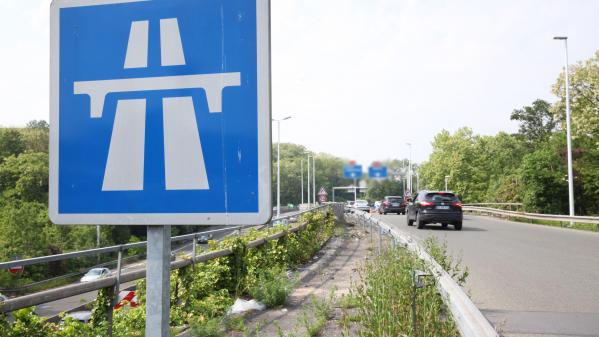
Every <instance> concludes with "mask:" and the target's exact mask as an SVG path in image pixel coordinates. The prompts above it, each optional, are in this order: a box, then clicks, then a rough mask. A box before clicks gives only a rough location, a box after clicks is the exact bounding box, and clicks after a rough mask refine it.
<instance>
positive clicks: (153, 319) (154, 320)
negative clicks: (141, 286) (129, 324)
mask: <svg viewBox="0 0 599 337" xmlns="http://www.w3.org/2000/svg"><path fill="white" fill-rule="evenodd" d="M170 232H171V226H170V225H164V226H159V225H151V226H148V243H147V245H148V250H147V257H148V258H147V272H146V279H147V282H146V336H147V337H168V336H170V334H169V310H170V294H169V286H170V270H171V269H170V250H171V241H170Z"/></svg>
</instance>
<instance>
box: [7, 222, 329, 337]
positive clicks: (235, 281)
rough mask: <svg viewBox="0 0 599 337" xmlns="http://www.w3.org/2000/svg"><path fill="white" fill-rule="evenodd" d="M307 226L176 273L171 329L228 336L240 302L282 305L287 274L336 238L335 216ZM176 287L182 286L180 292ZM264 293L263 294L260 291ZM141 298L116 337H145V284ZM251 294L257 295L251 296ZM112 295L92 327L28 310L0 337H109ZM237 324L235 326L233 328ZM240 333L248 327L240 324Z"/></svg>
mask: <svg viewBox="0 0 599 337" xmlns="http://www.w3.org/2000/svg"><path fill="white" fill-rule="evenodd" d="M301 221H306V222H307V225H306V226H304V227H303V228H302V229H301V230H299V231H297V232H295V233H293V234H290V235H289V236H288V237H281V238H279V239H277V240H272V241H269V242H268V243H267V244H264V245H262V246H259V247H257V248H252V249H249V248H248V247H247V244H248V243H249V242H251V241H253V240H256V239H260V238H264V237H266V236H269V235H272V234H275V233H279V232H281V231H284V230H286V229H287V228H286V227H283V226H276V227H274V228H268V229H265V230H260V231H258V230H250V231H249V232H248V233H247V235H244V236H242V237H232V238H227V239H225V240H223V241H221V242H212V243H211V250H218V249H223V248H231V249H232V250H233V251H234V253H235V254H233V255H232V256H227V257H221V258H217V259H212V260H209V261H206V262H203V263H197V264H195V265H191V266H187V267H185V268H182V269H178V270H176V271H173V272H172V273H171V304H172V305H171V325H172V326H182V325H184V324H189V325H191V327H192V332H193V333H194V334H195V335H196V336H222V333H223V332H224V328H223V327H224V326H225V325H227V324H229V323H227V322H226V320H224V318H223V316H224V315H225V314H226V311H227V310H228V308H229V307H230V306H231V305H232V304H233V298H234V296H246V295H250V294H253V295H254V296H256V297H258V298H259V299H262V300H263V301H265V302H266V304H268V305H277V304H278V303H281V302H282V301H284V299H285V298H286V296H287V294H288V293H289V292H290V291H291V287H292V286H293V281H291V280H289V279H288V278H287V275H286V272H285V270H286V268H287V267H289V266H295V265H298V264H300V263H302V262H304V261H305V260H307V259H309V258H310V257H311V256H312V255H313V254H314V253H315V252H316V251H317V250H318V249H319V248H320V247H321V246H322V244H323V243H324V242H325V241H326V240H328V238H329V237H330V236H331V235H333V234H334V226H335V224H334V215H333V214H332V212H330V211H328V212H326V213H320V212H317V213H314V214H308V215H306V216H304V217H303V218H302V220H301ZM290 243H291V244H295V245H298V246H301V247H303V250H304V251H307V252H309V253H310V255H309V256H308V255H305V254H299V249H298V250H297V251H293V250H291V252H294V254H293V255H290V250H288V249H287V248H286V247H287V245H288V244H290ZM175 285H176V286H175ZM261 285H262V286H264V288H263V289H262V290H257V289H259V288H260V286H261ZM137 289H138V290H137V297H138V301H139V303H141V305H140V306H139V307H137V308H127V307H125V308H121V309H118V310H115V311H114V313H113V335H114V336H116V337H135V336H143V335H144V331H145V304H144V303H145V280H140V281H138V283H137ZM248 289H251V290H250V291H248ZM110 292H111V289H102V290H100V291H99V292H98V297H97V301H96V302H95V304H94V308H93V311H92V318H91V322H90V324H87V325H86V324H82V323H79V322H77V321H74V320H69V319H67V320H66V322H65V323H64V325H63V326H61V327H59V326H57V325H55V324H51V323H46V322H45V320H43V319H41V318H39V317H37V316H35V315H34V314H32V310H33V309H31V308H30V309H24V310H22V311H18V312H17V313H16V314H15V320H16V323H15V324H13V325H10V324H7V323H6V322H4V321H2V320H0V336H8V337H13V336H15V337H16V336H34V337H38V336H39V337H49V336H59V337H95V336H103V335H106V331H107V327H108V325H107V324H108V323H107V316H106V313H107V311H108V309H109V308H110V305H111V294H110ZM230 324H233V323H230ZM235 325H236V326H237V327H238V328H239V329H241V328H242V327H241V326H240V325H239V324H238V323H237V324H235Z"/></svg>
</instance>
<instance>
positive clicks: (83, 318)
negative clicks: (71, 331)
mask: <svg viewBox="0 0 599 337" xmlns="http://www.w3.org/2000/svg"><path fill="white" fill-rule="evenodd" d="M91 317H92V312H91V311H90V310H82V311H73V312H69V313H67V314H66V315H64V317H63V318H62V319H61V320H60V325H63V324H64V322H65V321H66V320H67V318H72V319H74V320H76V321H78V322H81V323H89V320H90V319H91Z"/></svg>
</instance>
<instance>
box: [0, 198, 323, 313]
mask: <svg viewBox="0 0 599 337" xmlns="http://www.w3.org/2000/svg"><path fill="white" fill-rule="evenodd" d="M326 207H328V205H322V206H317V207H314V208H311V209H309V210H305V211H302V212H293V213H288V214H285V216H281V217H279V218H276V219H274V220H272V221H271V224H272V223H275V222H282V220H284V219H289V218H292V217H298V216H300V215H302V214H304V213H309V212H314V211H323V210H324V209H325V208H326ZM305 226H306V223H304V224H300V225H299V226H295V227H291V228H288V229H285V230H283V231H281V232H279V233H276V234H273V235H270V236H268V237H265V238H261V239H258V240H255V241H251V242H249V243H248V247H250V248H253V247H257V246H260V245H262V244H264V243H266V242H267V241H271V240H275V239H278V238H280V237H282V236H285V235H287V234H289V233H293V232H296V231H299V230H301V229H302V228H304V227H305ZM249 227H252V226H235V227H228V228H226V229H218V230H214V231H206V232H200V233H193V234H187V235H180V236H176V237H173V238H171V242H175V241H182V240H190V239H193V251H192V254H191V256H190V258H186V259H183V260H175V261H172V262H171V264H170V265H171V270H172V269H179V268H183V267H186V266H189V265H191V264H195V263H198V262H204V261H208V260H211V259H215V258H218V257H223V256H228V255H231V254H233V252H232V251H231V250H230V249H221V250H215V251H211V252H207V253H203V254H200V255H196V250H195V248H196V244H195V243H196V241H195V238H196V237H198V236H199V235H204V234H206V233H211V232H212V233H214V232H218V231H223V230H231V229H234V230H236V229H238V230H241V229H243V228H249ZM145 245H146V242H145V241H144V242H136V243H132V244H127V245H119V246H112V247H105V248H98V249H90V250H86V251H80V252H72V253H66V254H58V255H61V257H60V258H58V259H56V258H54V256H53V255H52V256H43V257H38V258H33V259H25V260H18V261H10V262H4V263H3V264H1V265H0V266H2V268H4V269H7V268H10V267H11V266H15V265H16V266H18V265H26V264H27V265H32V264H36V263H44V262H49V261H59V260H64V259H66V258H75V257H81V256H88V255H95V254H98V253H99V252H103V253H104V252H114V251H117V252H119V261H120V255H121V254H120V253H121V252H122V250H123V249H124V248H123V247H126V248H127V249H130V248H140V247H145ZM145 276H146V270H145V268H143V269H139V270H133V271H130V272H125V273H121V270H120V263H119V267H118V270H117V273H116V275H114V276H110V277H106V278H103V279H99V280H94V281H91V282H86V283H75V284H69V285H66V286H62V287H58V288H53V289H49V290H44V291H40V292H37V293H33V294H28V295H24V296H20V297H15V298H11V299H8V300H6V301H4V302H0V312H10V311H14V310H18V309H22V308H26V307H30V306H33V305H38V304H43V303H48V302H52V301H56V300H60V299H63V298H67V297H71V296H76V295H80V294H84V293H87V292H90V291H95V290H99V289H103V288H111V287H114V288H116V290H117V292H118V287H119V285H120V284H121V283H126V282H129V281H134V280H139V279H142V278H144V277H145Z"/></svg>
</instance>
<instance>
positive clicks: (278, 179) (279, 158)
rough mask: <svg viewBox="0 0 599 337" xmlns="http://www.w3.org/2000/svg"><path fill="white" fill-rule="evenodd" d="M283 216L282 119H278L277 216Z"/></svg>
mask: <svg viewBox="0 0 599 337" xmlns="http://www.w3.org/2000/svg"><path fill="white" fill-rule="evenodd" d="M280 216H281V121H280V120H277V218H278V217H280Z"/></svg>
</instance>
